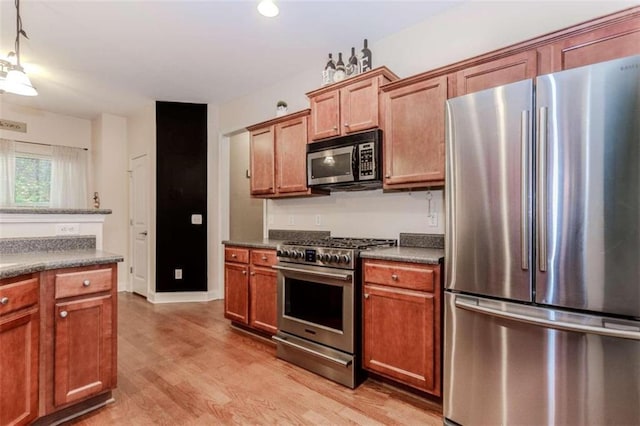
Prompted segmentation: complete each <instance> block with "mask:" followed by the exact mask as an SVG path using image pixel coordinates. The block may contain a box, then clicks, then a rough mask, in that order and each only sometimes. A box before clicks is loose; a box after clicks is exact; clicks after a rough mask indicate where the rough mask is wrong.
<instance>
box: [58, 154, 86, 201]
mask: <svg viewBox="0 0 640 426" xmlns="http://www.w3.org/2000/svg"><path fill="white" fill-rule="evenodd" d="M51 148H52V158H51V207H58V208H77V209H85V208H87V152H86V151H85V150H84V149H79V148H69V147H66V146H52V147H51Z"/></svg>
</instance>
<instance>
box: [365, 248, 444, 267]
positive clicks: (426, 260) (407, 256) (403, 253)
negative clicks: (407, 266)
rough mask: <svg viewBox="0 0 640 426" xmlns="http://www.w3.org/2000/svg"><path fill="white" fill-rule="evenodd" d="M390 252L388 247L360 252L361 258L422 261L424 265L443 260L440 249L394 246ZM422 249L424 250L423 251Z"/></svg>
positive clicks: (434, 263)
mask: <svg viewBox="0 0 640 426" xmlns="http://www.w3.org/2000/svg"><path fill="white" fill-rule="evenodd" d="M395 250H396V251H394V252H390V251H389V250H388V249H387V250H385V249H379V250H376V249H373V250H367V251H363V252H361V253H360V257H361V258H363V259H377V260H391V261H396V262H408V263H422V264H426V265H438V264H440V263H443V262H444V253H442V250H440V249H420V248H413V247H412V248H407V250H403V247H397V248H395ZM423 250H424V251H423Z"/></svg>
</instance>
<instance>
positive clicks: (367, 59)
mask: <svg viewBox="0 0 640 426" xmlns="http://www.w3.org/2000/svg"><path fill="white" fill-rule="evenodd" d="M360 64H361V65H360V68H361V70H362V72H365V71H369V70H370V69H371V50H369V48H368V47H367V39H366V38H365V39H364V48H363V49H362V61H361V62H360Z"/></svg>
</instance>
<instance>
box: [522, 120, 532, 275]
mask: <svg viewBox="0 0 640 426" xmlns="http://www.w3.org/2000/svg"><path fill="white" fill-rule="evenodd" d="M520 143H521V146H520V157H521V162H522V164H521V168H520V253H521V261H522V269H523V270H525V271H526V270H528V269H529V158H531V155H530V152H529V146H530V144H529V111H526V110H525V111H522V115H521V117H520Z"/></svg>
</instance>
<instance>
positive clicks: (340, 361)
mask: <svg viewBox="0 0 640 426" xmlns="http://www.w3.org/2000/svg"><path fill="white" fill-rule="evenodd" d="M271 338H272V339H273V340H275V341H276V342H278V343H282V344H283V345H288V346H292V347H294V348H296V349H299V350H301V351H304V352H307V353H309V354H311V355H315V356H317V357H320V358H323V359H326V360H327V361H331V362H334V363H336V364H339V365H341V366H343V367H348V366H349V365H351V360H343V359H338V358H334V357H332V356H329V355H325V354H322V353H320V352H316V351H314V350H311V349H309V348H305V347H304V346H302V345H298V344H297V343H293V342H290V341H288V340H286V339H283V338H282V337H278V336H272V337H271Z"/></svg>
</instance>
